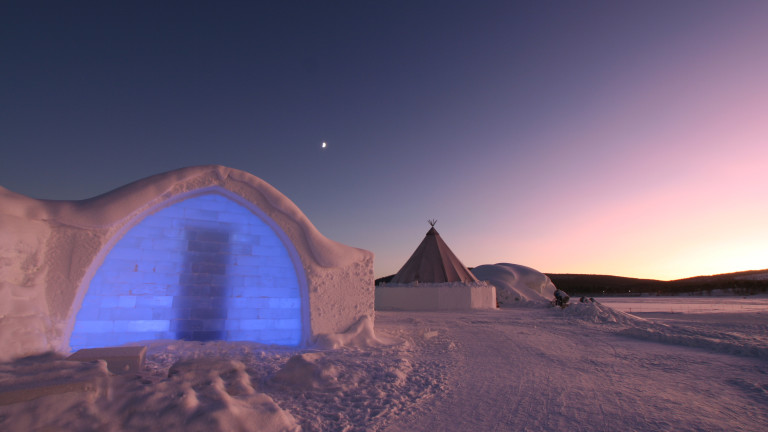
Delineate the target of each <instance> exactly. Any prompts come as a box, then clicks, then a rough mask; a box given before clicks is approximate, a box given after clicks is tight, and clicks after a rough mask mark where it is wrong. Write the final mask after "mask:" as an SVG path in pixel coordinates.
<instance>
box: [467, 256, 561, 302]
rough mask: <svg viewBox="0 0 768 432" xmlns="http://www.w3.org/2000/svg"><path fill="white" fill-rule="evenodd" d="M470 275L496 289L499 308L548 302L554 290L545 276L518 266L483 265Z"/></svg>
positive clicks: (504, 264)
mask: <svg viewBox="0 0 768 432" xmlns="http://www.w3.org/2000/svg"><path fill="white" fill-rule="evenodd" d="M472 273H473V274H474V275H475V276H476V277H477V278H478V279H479V280H482V281H488V282H490V283H491V284H492V285H493V286H495V287H496V299H497V300H498V302H499V306H500V307H509V306H514V305H518V304H519V303H518V302H521V301H533V302H543V301H550V300H551V299H552V298H553V297H554V293H555V289H556V288H555V285H554V284H553V283H552V281H551V280H549V277H548V276H547V275H545V274H543V273H541V272H538V271H536V270H534V269H532V268H530V267H525V266H522V265H519V264H510V263H499V264H485V265H480V266H477V267H475V268H473V269H472Z"/></svg>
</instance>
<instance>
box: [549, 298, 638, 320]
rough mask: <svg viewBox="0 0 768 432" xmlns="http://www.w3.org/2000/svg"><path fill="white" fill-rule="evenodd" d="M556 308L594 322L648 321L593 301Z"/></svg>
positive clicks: (568, 314)
mask: <svg viewBox="0 0 768 432" xmlns="http://www.w3.org/2000/svg"><path fill="white" fill-rule="evenodd" d="M556 310H558V311H561V313H562V314H563V315H566V316H571V317H574V318H577V319H580V320H582V321H588V322H592V323H607V324H623V325H635V324H638V323H645V322H646V320H644V319H642V318H638V317H636V316H633V315H630V314H628V313H624V312H621V311H617V310H615V309H613V308H611V307H609V306H606V305H603V304H600V303H593V302H588V303H571V304H570V305H569V306H568V307H566V308H565V309H560V308H557V309H556Z"/></svg>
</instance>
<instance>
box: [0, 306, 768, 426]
mask: <svg viewBox="0 0 768 432" xmlns="http://www.w3.org/2000/svg"><path fill="white" fill-rule="evenodd" d="M647 316H648V317H649V318H650V319H649V320H644V319H641V318H637V317H635V316H632V315H627V314H623V313H621V312H616V311H614V310H612V309H610V308H605V307H602V306H600V305H596V304H589V305H585V304H575V305H573V306H571V307H569V308H567V309H564V310H560V309H551V308H543V307H530V308H526V307H521V308H513V309H502V310H496V311H483V312H478V311H476V312H466V313H457V312H429V313H426V312H413V313H411V312H407V313H406V312H379V313H377V316H376V326H375V330H376V336H377V337H378V339H377V338H375V337H373V335H372V334H371V331H370V330H371V328H370V326H365V325H360V326H358V329H357V330H356V331H355V332H351V333H349V334H347V335H342V337H336V338H334V339H333V340H332V341H335V342H339V343H341V342H343V343H342V345H344V344H346V346H345V347H342V348H339V349H333V350H307V351H297V350H275V349H267V348H266V347H264V346H262V345H258V344H252V343H236V342H207V343H200V342H179V341H170V342H165V343H160V342H158V343H155V344H154V345H153V346H151V347H150V349H149V352H148V354H147V362H146V367H145V370H144V371H142V373H141V374H139V375H122V376H111V375H109V373H108V372H107V370H106V365H105V364H104V363H84V364H81V363H79V362H70V361H64V360H61V359H57V358H56V357H55V356H42V357H38V358H30V359H24V360H19V361H17V362H13V363H5V364H0V430H4V431H5V430H8V431H22V430H24V431H26V430H62V431H67V430H104V431H168V430H188V431H206V432H208V431H297V430H304V431H388V432H389V431H391V432H397V431H432V430H440V431H470V430H471V431H491V430H499V431H503V430H508V431H559V430H569V431H607V430H630V431H631V430H642V431H655V430H658V431H662V430H664V431H666V430H686V431H687V430H706V431H710V430H728V431H732V430H734V431H735V430H741V431H764V430H768V314H764V313H755V314H713V315H684V314H648V315H647ZM381 342H386V344H384V345H381V344H380V343H381ZM41 385H48V386H49V387H50V388H54V389H60V390H61V389H64V390H62V391H57V392H54V393H52V394H50V395H48V396H44V397H38V398H36V399H31V400H23V401H18V400H17V401H16V402H14V401H13V398H14V397H15V398H17V399H18V397H19V396H18V395H20V394H21V395H24V394H27V393H25V391H26V390H28V389H35V388H38V387H40V386H41ZM51 386H52V387H51ZM67 389H69V390H67ZM71 389H75V390H74V391H70V390H71ZM78 389H79V390H78ZM65 390H66V391H65ZM14 395H16V396H14Z"/></svg>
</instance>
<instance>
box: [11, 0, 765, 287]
mask: <svg viewBox="0 0 768 432" xmlns="http://www.w3.org/2000/svg"><path fill="white" fill-rule="evenodd" d="M263 3H266V2H196V1H179V2H159V1H147V2H143V1H123V2H99V1H92V2H78V1H73V2H58V1H56V2H43V1H5V2H2V3H0V58H1V59H2V62H1V63H0V148H2V153H0V185H2V186H3V187H6V188H8V189H11V190H13V191H15V192H18V193H22V194H25V195H29V196H32V197H35V198H46V199H83V198H88V197H91V196H94V195H98V194H101V193H104V192H107V191H109V190H111V189H114V188H116V187H119V186H121V185H123V184H126V183H129V182H131V181H134V180H138V179H140V178H143V177H146V176H149V175H152V174H156V173H159V172H164V171H168V170H172V169H176V168H180V167H184V166H189V165H201V164H221V165H226V166H231V167H234V168H238V169H242V170H245V171H248V172H251V173H253V174H254V175H256V176H258V177H261V178H263V179H264V180H266V181H267V182H269V183H271V184H272V185H273V186H275V187H276V188H277V189H279V190H280V191H281V192H283V193H284V194H285V195H287V196H288V197H289V198H291V199H292V200H293V201H294V202H295V203H296V204H297V205H298V206H299V207H300V208H301V209H302V210H303V211H304V212H305V213H306V214H307V216H308V217H309V218H310V220H312V221H313V223H314V224H315V225H316V226H317V227H318V228H319V229H320V231H321V232H322V233H323V234H325V235H326V236H328V237H329V238H331V239H333V240H336V241H340V242H342V243H346V244H350V245H353V246H357V247H361V248H365V249H369V250H371V251H373V252H374V253H375V254H376V261H375V271H376V275H377V276H383V275H387V274H391V273H394V272H395V271H397V270H398V269H399V268H400V266H402V264H403V263H405V260H406V259H407V258H408V256H409V255H410V254H411V253H412V252H413V250H414V249H415V248H416V246H417V245H418V243H419V242H420V241H421V239H422V238H423V235H424V234H425V233H426V231H427V230H428V228H429V226H428V225H427V223H426V221H427V219H428V218H437V219H439V222H438V224H437V229H438V231H440V233H441V235H442V236H443V238H444V239H445V240H446V241H447V243H448V244H449V246H451V248H452V249H453V251H454V252H455V253H456V254H457V255H458V256H459V258H460V259H462V261H463V262H464V263H465V264H466V265H469V266H475V265H480V264H487V263H495V262H513V263H517V264H523V265H528V266H531V267H534V268H536V269H538V270H541V271H546V272H574V273H609V274H618V275H625V276H638V277H654V278H662V279H670V278H678V277H685V276H693V275H699V274H711V273H720V272H726V271H737V270H746V269H755V268H766V267H768V222H766V221H768V197H767V196H766V194H767V192H766V191H768V174H766V172H768V171H766V166H767V165H768V25H766V24H765V23H766V22H768V2H764V1H715V2H712V1H636V2H632V1H629V2H627V1H621V2H615V1H604V2H585V1H580V2H573V1H566V2H546V1H525V2H512V1H500V2H463V1H462V2H449V1H436V2H418V1H415V2H414V1H406V2H367V1H353V2H317V1H312V2H278V1H275V2H269V3H270V4H269V5H265V4H263ZM475 3H479V4H475ZM323 141H325V142H327V143H328V148H326V149H324V150H322V149H321V148H320V146H321V143H322V142H323Z"/></svg>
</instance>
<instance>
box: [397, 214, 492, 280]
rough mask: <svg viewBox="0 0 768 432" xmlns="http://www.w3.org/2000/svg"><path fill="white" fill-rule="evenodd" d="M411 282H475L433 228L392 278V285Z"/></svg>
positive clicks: (474, 278)
mask: <svg viewBox="0 0 768 432" xmlns="http://www.w3.org/2000/svg"><path fill="white" fill-rule="evenodd" d="M411 282H423V283H445V282H477V278H476V277H475V276H474V275H473V274H472V273H471V272H470V271H469V270H468V269H467V268H466V267H465V266H464V264H462V263H461V261H459V259H458V258H457V257H456V255H454V253H453V252H451V249H450V248H449V247H448V245H447V244H446V243H445V241H443V239H442V238H441V237H440V234H439V233H438V232H437V230H436V229H435V227H434V226H433V227H432V228H430V230H429V231H428V232H427V235H426V236H425V237H424V240H422V242H421V244H419V247H417V248H416V251H414V252H413V255H411V257H410V258H409V259H408V261H406V263H405V265H403V267H402V268H401V269H400V271H398V272H397V274H396V275H395V276H394V277H393V278H392V281H391V283H393V284H406V283H411Z"/></svg>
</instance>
